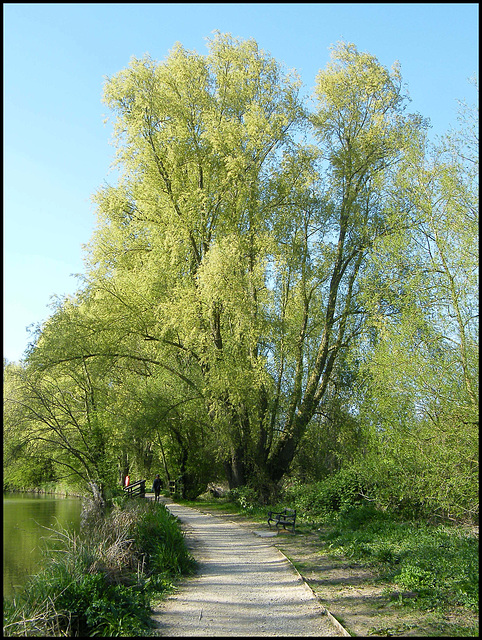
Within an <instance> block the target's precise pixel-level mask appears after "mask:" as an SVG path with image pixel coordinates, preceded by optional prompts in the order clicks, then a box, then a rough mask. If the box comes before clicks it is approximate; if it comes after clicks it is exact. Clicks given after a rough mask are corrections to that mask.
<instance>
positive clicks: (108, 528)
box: [3, 500, 194, 637]
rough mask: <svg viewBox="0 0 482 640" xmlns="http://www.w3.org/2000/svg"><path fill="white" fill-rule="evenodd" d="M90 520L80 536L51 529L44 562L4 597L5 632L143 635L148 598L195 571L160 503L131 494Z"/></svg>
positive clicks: (150, 600) (177, 530) (156, 597)
mask: <svg viewBox="0 0 482 640" xmlns="http://www.w3.org/2000/svg"><path fill="white" fill-rule="evenodd" d="M89 522H90V524H86V526H85V528H84V529H83V531H82V534H81V535H80V536H76V535H73V534H71V533H70V532H68V531H65V530H59V531H56V532H53V535H52V540H53V541H54V542H55V543H56V544H55V546H56V549H51V550H50V551H49V554H48V563H47V565H46V568H45V569H44V570H43V571H42V572H40V573H39V574H38V575H36V576H34V577H33V578H32V579H31V580H30V582H29V583H28V584H27V586H26V588H25V590H24V591H23V592H22V593H21V594H20V595H19V596H16V597H15V598H13V599H5V598H4V629H3V633H4V637H5V636H65V635H67V636H84V637H90V636H103V637H111V636H136V635H148V632H149V629H150V623H151V617H150V613H151V604H152V603H153V602H154V601H156V600H159V599H160V598H161V597H162V596H163V595H165V594H166V593H168V592H169V591H170V590H172V588H173V584H174V582H175V580H176V579H177V578H178V577H179V576H181V575H184V574H189V573H191V572H192V571H193V569H194V560H193V559H192V557H191V555H190V554H189V552H188V550H187V547H186V545H185V541H184V537H183V534H182V532H181V530H180V528H179V526H178V523H177V521H176V520H175V518H174V517H173V516H172V515H171V514H170V513H169V512H168V511H167V509H166V508H165V507H164V506H163V505H161V504H155V503H152V502H147V501H140V500H131V501H128V502H126V503H125V504H124V505H123V506H121V507H114V508H113V509H112V510H111V511H110V512H109V513H108V515H106V516H103V515H100V514H93V515H92V517H91V518H90V520H89Z"/></svg>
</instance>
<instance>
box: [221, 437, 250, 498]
mask: <svg viewBox="0 0 482 640" xmlns="http://www.w3.org/2000/svg"><path fill="white" fill-rule="evenodd" d="M224 469H225V472H226V479H227V481H228V485H229V488H230V489H237V488H238V487H242V486H244V485H245V484H246V464H245V460H244V451H243V449H242V448H240V447H238V448H237V449H236V450H235V451H233V452H232V454H231V459H230V460H226V461H225V463H224Z"/></svg>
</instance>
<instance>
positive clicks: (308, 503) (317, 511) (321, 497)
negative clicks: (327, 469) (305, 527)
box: [285, 469, 363, 520]
mask: <svg viewBox="0 0 482 640" xmlns="http://www.w3.org/2000/svg"><path fill="white" fill-rule="evenodd" d="M285 501H287V502H289V503H290V505H291V506H292V507H293V508H295V509H297V510H299V512H300V515H302V516H303V517H304V518H305V519H307V520H310V519H311V520H323V519H326V518H330V517H333V516H336V515H337V514H338V513H339V512H344V511H346V510H347V509H349V508H350V507H352V506H353V505H357V504H360V503H361V502H363V497H362V482H361V480H360V477H359V475H358V474H357V473H356V472H355V471H353V470H352V469H346V470H344V469H342V470H340V471H338V472H336V473H335V474H333V475H331V476H328V477H327V478H325V479H324V480H321V481H319V482H316V483H314V484H311V485H308V486H303V485H300V484H293V485H291V486H290V487H289V488H287V489H286V490H285Z"/></svg>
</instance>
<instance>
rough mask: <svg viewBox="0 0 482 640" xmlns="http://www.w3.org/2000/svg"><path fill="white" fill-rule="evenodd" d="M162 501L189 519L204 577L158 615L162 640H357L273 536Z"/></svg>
mask: <svg viewBox="0 0 482 640" xmlns="http://www.w3.org/2000/svg"><path fill="white" fill-rule="evenodd" d="M162 500H163V502H164V504H165V505H166V506H167V508H168V509H169V510H170V511H171V513H172V514H173V515H175V516H176V517H177V518H179V520H180V521H181V523H182V527H183V530H184V532H185V534H186V542H187V544H188V546H189V548H190V550H191V553H192V554H193V556H194V558H195V559H196V561H197V562H198V572H197V574H196V575H195V576H194V577H192V578H187V579H185V580H184V581H183V582H182V583H181V584H180V585H179V588H178V590H177V591H176V593H174V594H173V595H171V596H169V597H168V598H167V599H166V601H165V602H163V603H162V604H160V605H159V606H158V608H157V609H156V610H155V611H154V613H153V619H154V623H155V630H154V634H155V635H159V636H211V637H213V636H224V637H226V636H285V637H289V636H312V637H314V636H317V637H329V636H347V635H349V634H348V633H347V632H346V631H345V630H344V629H343V627H341V625H339V623H337V622H336V620H334V618H332V616H331V615H330V614H329V612H328V611H327V610H326V609H325V607H323V605H322V604H321V603H320V602H319V600H318V599H317V598H316V596H315V595H314V594H313V592H312V591H311V589H310V588H309V587H308V585H307V584H305V582H304V581H303V579H302V578H301V576H300V575H299V574H298V572H297V571H296V569H295V568H294V567H293V566H292V564H291V563H290V562H289V561H288V559H287V558H286V557H285V556H284V555H283V554H282V553H281V552H280V551H279V550H278V549H276V547H274V546H273V545H271V544H269V542H268V541H267V540H266V539H263V536H264V535H266V534H267V532H266V531H264V532H262V531H259V532H256V531H252V530H248V529H246V528H245V527H239V526H238V525H237V524H236V523H234V522H231V521H229V520H226V519H224V518H221V517H217V516H214V515H210V514H206V513H201V512H200V511H198V510H196V509H193V508H190V507H185V506H182V505H178V504H176V503H174V502H172V501H171V500H170V499H169V498H163V499H162Z"/></svg>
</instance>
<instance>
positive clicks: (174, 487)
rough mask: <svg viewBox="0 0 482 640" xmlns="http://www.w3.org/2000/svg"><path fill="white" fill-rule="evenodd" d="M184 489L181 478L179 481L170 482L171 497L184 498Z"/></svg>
mask: <svg viewBox="0 0 482 640" xmlns="http://www.w3.org/2000/svg"><path fill="white" fill-rule="evenodd" d="M183 488H184V487H183V482H182V479H181V478H178V479H177V480H171V481H170V482H169V493H170V494H171V496H178V497H182V493H183Z"/></svg>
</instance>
